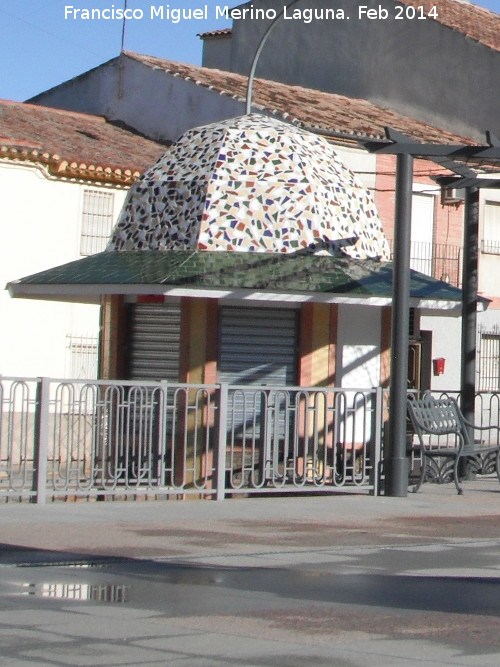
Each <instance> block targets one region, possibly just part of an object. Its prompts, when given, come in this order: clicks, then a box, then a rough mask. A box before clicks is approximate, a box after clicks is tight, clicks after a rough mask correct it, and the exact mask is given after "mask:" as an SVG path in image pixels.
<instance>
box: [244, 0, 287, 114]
mask: <svg viewBox="0 0 500 667" xmlns="http://www.w3.org/2000/svg"><path fill="white" fill-rule="evenodd" d="M298 2H300V0H292V2H289V3H288V4H287V5H283V9H282V10H281V11H280V12H278V14H276V16H275V17H274V18H273V20H272V21H271V23H270V25H268V27H267V28H266V30H265V32H264V34H263V35H262V37H261V38H260V41H259V43H258V45H257V50H256V51H255V53H254V56H253V59H252V64H251V66H250V72H249V74H248V82H247V96H246V108H245V113H246V114H249V113H250V112H251V110H252V94H253V82H254V79H255V70H256V69H257V63H258V62H259V58H260V54H261V52H262V49H263V48H264V45H265V43H266V42H267V38H268V37H269V35H270V34H271V32H272V30H273V29H274V26H275V25H276V24H277V23H278V21H279V20H280V18H281V17H282V16H283V15H284V13H285V12H286V10H287V9H290V7H293V5H296V4H297V3H298Z"/></svg>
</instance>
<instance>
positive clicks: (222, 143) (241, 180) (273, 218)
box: [108, 114, 389, 260]
mask: <svg viewBox="0 0 500 667" xmlns="http://www.w3.org/2000/svg"><path fill="white" fill-rule="evenodd" d="M108 249H109V250H142V249H144V250H175V249H178V250H181V249H182V250H186V249H200V250H235V251H247V252H248V251H255V252H283V253H290V252H296V251H297V250H304V249H310V250H311V251H312V252H315V253H318V254H330V255H335V254H338V253H340V252H342V253H344V254H347V255H348V256H350V257H353V258H357V259H365V258H368V257H372V258H380V259H384V260H386V259H388V258H389V248H388V245H387V241H386V239H385V236H384V234H383V232H382V225H381V223H380V220H379V218H378V215H377V211H376V209H375V204H374V202H373V199H372V197H371V195H370V193H369V191H368V190H367V189H366V188H365V187H364V186H363V185H362V184H361V182H360V181H359V180H358V179H357V177H356V176H355V175H354V174H353V173H352V172H351V171H350V170H349V169H348V168H347V167H345V165H343V164H342V162H340V160H339V159H338V158H337V156H336V154H335V151H334V150H333V148H332V147H331V146H330V144H328V142H327V141H325V140H324V139H322V138H321V137H319V136H317V135H315V134H312V133H310V132H306V131H304V130H301V129H300V128H297V127H294V126H291V125H287V124H286V123H283V122H281V121H278V120H276V119H274V118H267V117H265V116H262V115H260V114H250V115H247V116H242V117H239V118H233V119H231V120H228V121H223V122H220V123H215V124H213V125H207V126H204V127H199V128H195V129H193V130H189V131H188V132H186V133H185V134H184V135H183V136H182V137H181V138H180V139H179V140H178V141H177V142H176V143H175V144H174V145H173V146H172V147H171V148H170V149H169V150H168V151H167V152H166V153H165V155H164V156H163V157H162V158H160V159H159V160H158V161H157V163H156V164H155V165H154V166H153V167H152V168H151V169H149V170H148V171H146V172H145V173H144V174H143V176H142V177H141V178H140V179H139V180H138V181H137V182H136V183H135V184H134V186H133V187H132V188H131V189H130V191H129V193H128V197H127V200H126V202H125V205H124V208H123V211H122V213H121V215H120V218H119V220H118V222H117V224H116V227H115V229H114V231H113V235H112V238H111V241H110V244H109V246H108Z"/></svg>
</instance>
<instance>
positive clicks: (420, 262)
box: [389, 239, 463, 287]
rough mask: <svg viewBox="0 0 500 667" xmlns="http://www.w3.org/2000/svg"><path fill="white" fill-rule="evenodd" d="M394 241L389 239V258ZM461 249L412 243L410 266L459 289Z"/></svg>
mask: <svg viewBox="0 0 500 667" xmlns="http://www.w3.org/2000/svg"><path fill="white" fill-rule="evenodd" d="M393 244H394V241H393V240H391V239H389V245H390V247H391V256H392V253H393ZM462 261H463V257H462V247H461V246H457V245H450V244H448V243H426V242H423V241H412V242H411V247H410V266H411V268H412V269H415V271H420V272H421V273H424V274H425V275H427V276H432V277H433V278H436V279H437V280H444V281H445V282H447V283H449V284H450V285H454V286H455V287H460V285H461V280H462Z"/></svg>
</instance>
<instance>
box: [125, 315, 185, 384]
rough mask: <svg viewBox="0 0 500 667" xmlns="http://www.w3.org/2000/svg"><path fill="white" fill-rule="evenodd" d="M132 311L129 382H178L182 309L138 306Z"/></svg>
mask: <svg viewBox="0 0 500 667" xmlns="http://www.w3.org/2000/svg"><path fill="white" fill-rule="evenodd" d="M131 310H132V312H131V318H130V338H129V341H130V343H129V355H130V356H129V376H130V379H131V380H169V381H171V382H178V380H179V343H180V328H181V309H180V306H178V305H170V304H168V305H167V304H163V303H138V304H134V305H133V306H132V307H131Z"/></svg>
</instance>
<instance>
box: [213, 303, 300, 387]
mask: <svg viewBox="0 0 500 667" xmlns="http://www.w3.org/2000/svg"><path fill="white" fill-rule="evenodd" d="M296 379H297V312H296V311H295V310H275V309H270V308H238V307H225V308H222V309H221V321H220V347H219V381H220V382H228V383H230V384H244V385H259V384H261V385H268V386H277V385H294V384H295V383H296Z"/></svg>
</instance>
